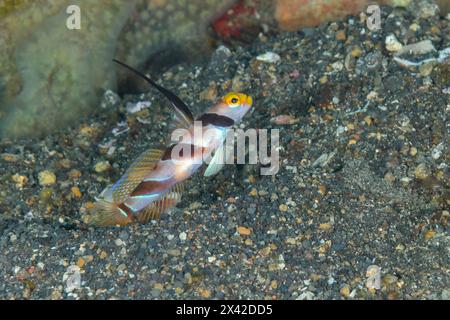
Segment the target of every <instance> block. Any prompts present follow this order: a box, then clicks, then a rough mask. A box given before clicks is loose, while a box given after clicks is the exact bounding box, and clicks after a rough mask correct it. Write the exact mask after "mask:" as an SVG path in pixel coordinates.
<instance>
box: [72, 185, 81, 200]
mask: <svg viewBox="0 0 450 320" xmlns="http://www.w3.org/2000/svg"><path fill="white" fill-rule="evenodd" d="M70 191H71V192H72V194H73V196H74V197H75V198H81V191H80V188H78V187H72V188H71V189H70Z"/></svg>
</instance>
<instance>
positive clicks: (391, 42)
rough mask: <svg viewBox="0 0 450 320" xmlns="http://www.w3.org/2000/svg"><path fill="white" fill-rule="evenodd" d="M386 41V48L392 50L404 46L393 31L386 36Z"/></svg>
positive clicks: (398, 49) (397, 49) (394, 50)
mask: <svg viewBox="0 0 450 320" xmlns="http://www.w3.org/2000/svg"><path fill="white" fill-rule="evenodd" d="M384 43H385V45H386V50H388V51H390V52H397V51H400V50H401V49H402V47H403V45H402V44H401V43H400V41H398V40H397V38H396V37H395V35H394V34H392V33H391V34H390V35H388V36H387V37H386V39H385V40H384Z"/></svg>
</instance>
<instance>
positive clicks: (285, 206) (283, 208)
mask: <svg viewBox="0 0 450 320" xmlns="http://www.w3.org/2000/svg"><path fill="white" fill-rule="evenodd" d="M278 209H280V211H282V212H286V211H288V206H287V205H285V204H284V203H282V204H280V205H279V206H278Z"/></svg>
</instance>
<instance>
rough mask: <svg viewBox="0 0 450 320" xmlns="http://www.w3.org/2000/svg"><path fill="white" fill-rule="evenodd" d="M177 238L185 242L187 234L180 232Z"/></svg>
mask: <svg viewBox="0 0 450 320" xmlns="http://www.w3.org/2000/svg"><path fill="white" fill-rule="evenodd" d="M178 237H179V238H180V240H181V241H186V239H187V234H186V232H181V233H180V234H179V235H178Z"/></svg>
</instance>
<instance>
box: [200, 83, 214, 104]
mask: <svg viewBox="0 0 450 320" xmlns="http://www.w3.org/2000/svg"><path fill="white" fill-rule="evenodd" d="M216 98H217V85H216V83H215V82H210V83H209V87H208V88H206V89H205V90H203V91H202V92H200V99H202V100H208V101H214V100H215V99H216Z"/></svg>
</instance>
